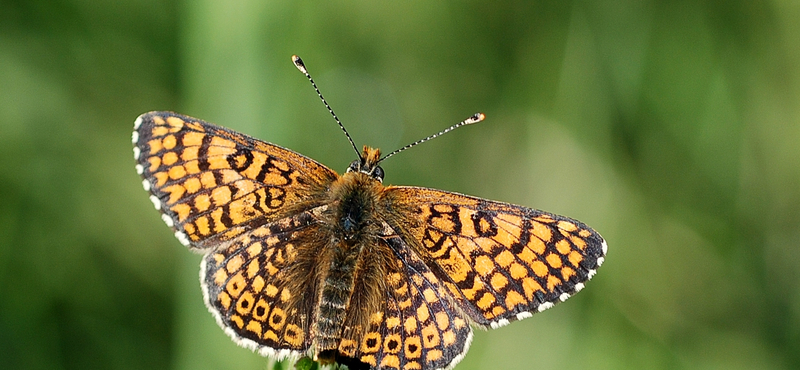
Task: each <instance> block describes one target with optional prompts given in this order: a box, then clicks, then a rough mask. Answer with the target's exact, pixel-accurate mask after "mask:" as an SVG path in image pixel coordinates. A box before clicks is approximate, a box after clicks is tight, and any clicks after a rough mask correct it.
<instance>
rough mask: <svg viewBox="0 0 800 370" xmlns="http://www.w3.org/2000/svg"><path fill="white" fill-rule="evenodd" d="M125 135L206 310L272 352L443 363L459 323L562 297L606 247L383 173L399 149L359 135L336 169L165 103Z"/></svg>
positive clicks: (561, 224)
mask: <svg viewBox="0 0 800 370" xmlns="http://www.w3.org/2000/svg"><path fill="white" fill-rule="evenodd" d="M293 60H294V62H295V65H296V66H297V67H298V69H300V70H301V71H302V72H303V73H304V74H305V75H306V77H307V78H308V79H309V80H310V81H311V83H312V84H313V85H314V88H315V89H316V90H317V93H318V94H319V96H320V98H322V95H321V94H320V93H319V89H317V88H316V85H315V84H314V81H313V79H311V76H310V75H309V74H308V72H307V70H306V69H305V66H304V65H303V63H302V61H301V60H300V59H299V58H297V57H293ZM322 100H323V102H324V98H323V99H322ZM325 105H326V107H328V109H329V110H330V107H329V106H328V105H327V103H325ZM330 112H331V113H332V114H333V111H332V110H330ZM483 117H484V116H483V115H482V114H476V115H475V116H473V117H471V118H470V119H468V120H465V121H463V122H461V123H459V124H458V125H455V126H452V127H450V128H449V129H447V130H445V131H443V132H446V131H449V130H451V129H453V128H455V127H458V126H460V125H465V124H471V123H476V122H479V121H480V120H482V119H483ZM334 118H336V116H335V114H334ZM336 121H337V122H339V120H338V118H336ZM339 125H340V126H341V123H340V122H339ZM341 128H342V129H343V130H344V126H341ZM443 132H441V133H443ZM345 133H346V130H345ZM441 133H439V134H441ZM439 134H436V135H432V136H430V137H428V138H426V139H423V140H420V141H418V142H416V143H414V144H411V145H408V146H406V147H404V148H401V149H400V150H402V149H405V148H407V147H410V146H413V145H416V144H418V143H420V142H423V141H426V140H428V139H430V138H433V137H435V136H437V135H439ZM347 136H348V139H350V137H349V135H347ZM132 141H133V144H134V149H133V150H134V157H135V159H136V162H137V164H136V170H137V172H138V173H139V174H140V175H141V176H142V178H143V181H142V184H143V186H144V188H145V190H146V191H148V192H149V193H150V199H151V201H152V202H153V205H154V206H155V208H156V209H157V210H159V211H160V212H161V218H162V219H163V220H164V222H165V223H166V224H167V226H169V227H170V228H171V229H172V230H173V232H174V233H175V236H176V237H177V239H178V240H179V241H180V242H181V243H182V244H184V245H185V246H187V247H188V248H189V249H190V250H193V251H197V252H200V253H203V258H202V263H201V267H200V282H201V286H202V292H203V298H204V300H205V303H206V305H207V306H208V309H209V311H210V312H211V314H212V315H213V316H214V318H215V319H216V321H217V323H218V324H219V325H220V327H221V328H222V329H223V330H224V331H225V333H226V334H228V335H229V336H230V337H231V338H232V339H233V340H234V341H235V342H236V343H238V344H239V345H241V346H243V347H246V348H249V349H251V350H254V351H257V352H258V353H259V354H261V355H264V356H270V357H273V358H276V359H284V358H297V357H300V356H303V355H311V356H313V357H314V358H316V359H319V360H320V361H321V362H323V363H333V362H336V363H344V364H347V365H349V366H350V367H351V368H364V369H382V370H383V369H387V370H388V369H420V370H432V369H449V368H452V367H454V366H455V365H456V364H457V363H458V362H459V361H460V360H461V359H462V358H463V357H464V356H465V354H466V352H467V350H468V348H469V345H470V342H471V340H472V336H473V332H472V327H473V326H474V327H479V328H497V327H501V326H504V325H506V324H508V323H510V322H512V321H515V320H520V319H524V318H527V317H530V316H531V315H532V314H534V313H536V312H541V311H543V310H545V309H548V308H550V307H552V306H553V305H554V304H556V303H558V302H562V301H565V300H566V299H567V298H569V297H571V296H572V295H574V294H575V293H577V292H578V291H580V290H581V289H583V287H584V284H585V283H586V281H588V280H589V279H590V278H591V277H592V276H593V275H594V274H595V273H596V271H597V268H598V267H599V266H600V265H601V264H602V263H603V261H604V258H605V254H606V251H607V245H606V242H605V241H604V240H603V238H602V237H601V236H600V235H599V234H598V233H597V232H595V231H594V230H592V229H591V228H589V227H588V226H586V225H585V224H583V223H582V222H580V221H577V220H574V219H570V218H567V217H563V216H558V215H554V214H551V213H547V212H544V211H540V210H535V209H531V208H526V207H522V206H518V205H512V204H507V203H502V202H496V201H490V200H486V199H481V198H476V197H471V196H467V195H462V194H458V193H453V192H447V191H443V190H435V189H429V188H422V187H410V186H385V185H383V177H384V171H383V169H382V168H381V166H380V165H379V164H380V162H381V161H382V160H384V159H386V158H387V157H389V156H391V155H392V154H395V153H397V152H399V151H400V150H398V151H395V152H393V153H390V154H389V155H387V156H384V157H381V152H380V150H379V149H375V148H371V147H368V146H364V147H363V149H362V150H361V151H360V152H359V158H358V159H357V160H355V161H353V162H352V163H351V164H350V165H349V167H348V168H347V170H346V172H345V173H344V174H343V175H339V174H337V173H336V172H334V171H333V170H331V169H329V168H327V167H325V166H324V165H322V164H320V163H319V162H317V161H315V160H313V159H310V158H308V157H305V156H303V155H302V154H298V153H296V152H294V151H291V150H289V149H286V148H282V147H280V146H278V145H275V144H271V143H267V142H264V141H261V140H259V139H256V138H253V137H250V136H247V135H244V134H241V133H238V132H235V131H232V130H229V129H226V128H224V127H220V126H216V125H213V124H211V123H208V122H205V121H202V120H200V119H196V118H192V117H188V116H184V115H180V114H176V113H172V112H149V113H145V114H143V115H141V116H139V117H138V118H137V119H136V121H135V124H134V132H133V137H132ZM350 142H351V144H353V141H352V139H350ZM353 147H354V148H356V147H355V144H353Z"/></svg>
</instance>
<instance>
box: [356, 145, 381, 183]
mask: <svg viewBox="0 0 800 370" xmlns="http://www.w3.org/2000/svg"><path fill="white" fill-rule="evenodd" d="M380 161H381V150H380V149H376V148H370V147H368V146H366V145H364V150H363V151H362V152H361V158H359V159H356V160H355V161H353V162H351V163H350V167H348V168H347V172H361V173H363V174H366V175H368V176H369V177H371V178H373V179H375V180H378V181H379V182H383V168H381V166H378V163H379V162H380Z"/></svg>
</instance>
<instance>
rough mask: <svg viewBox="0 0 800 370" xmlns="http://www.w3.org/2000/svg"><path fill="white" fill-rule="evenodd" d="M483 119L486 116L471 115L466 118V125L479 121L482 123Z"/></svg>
mask: <svg viewBox="0 0 800 370" xmlns="http://www.w3.org/2000/svg"><path fill="white" fill-rule="evenodd" d="M484 119H486V115H485V114H483V113H480V112H478V113H475V114H473V115H472V117H470V118H468V119H467V121H466V124H468V125H471V124H473V123H478V122H480V121H483V120H484Z"/></svg>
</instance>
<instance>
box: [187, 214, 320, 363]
mask: <svg viewBox="0 0 800 370" xmlns="http://www.w3.org/2000/svg"><path fill="white" fill-rule="evenodd" d="M323 207H324V206H323ZM316 221H317V219H316V216H315V214H314V212H313V210H312V211H307V212H302V213H298V214H296V215H293V216H290V217H287V218H284V219H281V220H278V221H275V222H272V223H269V224H265V225H261V226H259V227H257V228H254V229H252V230H250V231H248V232H247V233H245V234H242V235H240V236H238V237H236V238H234V239H232V240H231V241H230V242H228V243H227V244H226V245H225V248H220V249H218V250H216V251H213V252H209V253H208V254H206V255H205V257H204V258H203V264H202V266H201V268H200V274H201V284H202V287H203V296H204V298H205V300H206V305H207V306H208V309H209V311H210V312H211V313H212V314H213V315H214V317H215V318H216V319H217V322H218V323H219V324H220V326H221V327H222V328H223V329H224V330H225V332H226V333H227V334H228V335H229V336H230V337H231V338H233V340H234V341H236V342H237V343H239V344H240V345H242V346H244V347H247V348H250V349H252V350H254V351H257V352H259V353H260V354H262V355H269V356H272V357H276V358H279V359H282V358H285V357H295V358H296V357H298V356H300V355H301V354H303V353H305V352H306V351H307V350H308V348H309V346H310V345H311V335H310V333H311V331H312V330H311V317H312V315H313V307H312V306H311V304H312V303H313V302H314V299H313V297H314V296H315V291H314V284H313V283H309V282H308V281H306V280H311V279H306V278H304V277H303V274H304V273H307V272H309V271H313V266H305V265H304V263H303V261H302V256H308V255H310V254H313V253H314V252H313V249H314V243H313V242H312V241H313V240H314V238H315V234H316V233H317V232H318V226H317V224H316ZM298 254H299V255H300V257H299V258H298Z"/></svg>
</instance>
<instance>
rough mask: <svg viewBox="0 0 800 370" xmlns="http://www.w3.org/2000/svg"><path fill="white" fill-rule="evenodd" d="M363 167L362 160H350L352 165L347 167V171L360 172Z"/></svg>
mask: <svg viewBox="0 0 800 370" xmlns="http://www.w3.org/2000/svg"><path fill="white" fill-rule="evenodd" d="M360 169H361V161H359V160H355V161H352V162H350V166H349V167H347V172H358V171H359V170H360Z"/></svg>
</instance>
